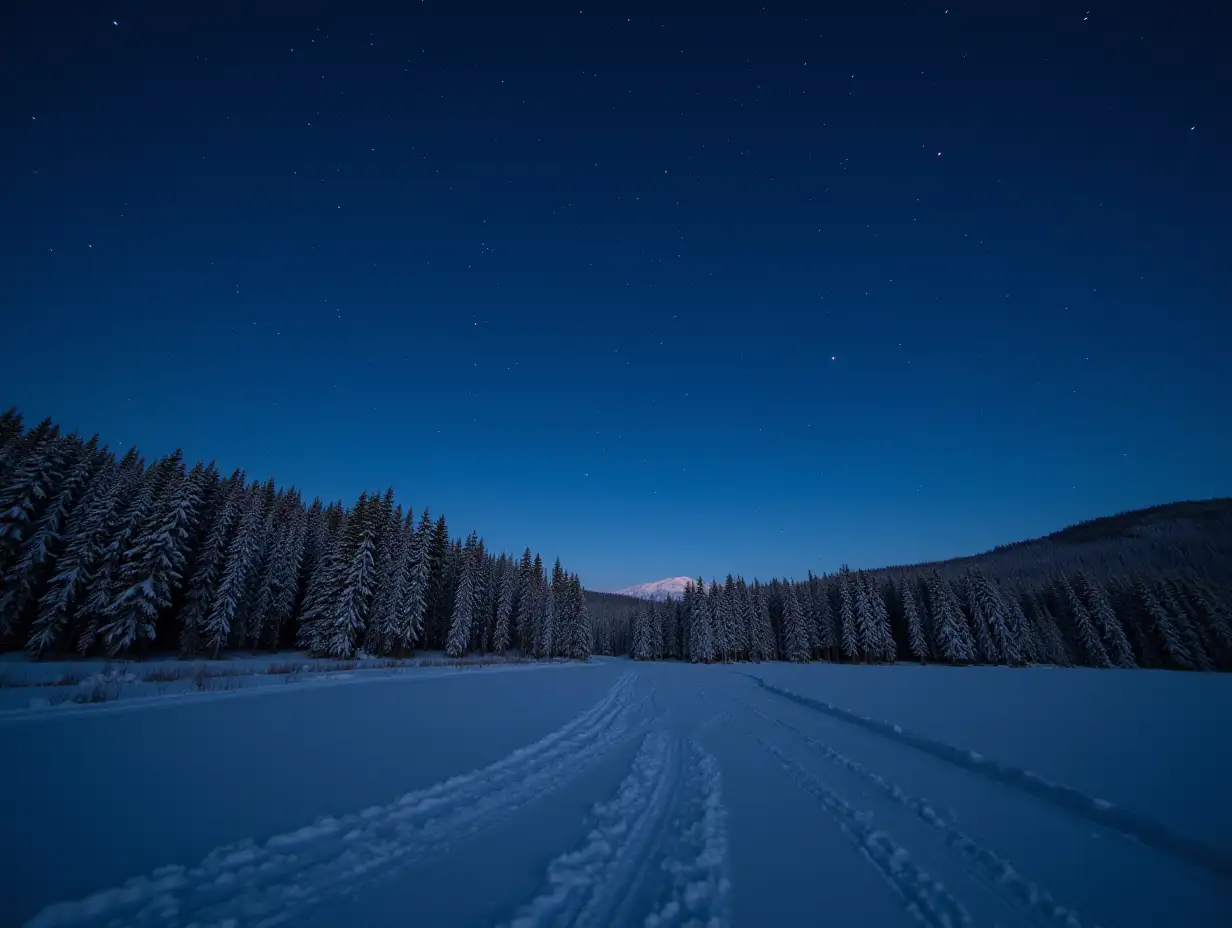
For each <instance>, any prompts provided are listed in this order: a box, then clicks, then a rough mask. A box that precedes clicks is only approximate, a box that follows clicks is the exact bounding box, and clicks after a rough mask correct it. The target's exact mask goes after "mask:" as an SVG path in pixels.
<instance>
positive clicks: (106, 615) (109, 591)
mask: <svg viewBox="0 0 1232 928" xmlns="http://www.w3.org/2000/svg"><path fill="white" fill-rule="evenodd" d="M162 476H163V472H162V469H161V467H160V466H159V463H155V464H154V465H152V466H151V467H149V468H144V469H143V468H141V467H140V465H137V466H135V467H134V468H133V469H132V470H130V471H129V472H128V473H127V474H126V479H125V481H124V491H123V493H122V499H123V500H124V501H127V502H128V505H127V506H121V507H120V509H119V510H118V512H117V514H116V518H115V519H114V521H113V524H112V525H110V526H109V527H108V529H107V531H106V533H105V536H104V537H105V538H106V540H107V541H106V546H105V547H104V549H103V551H102V555H101V557H100V558H99V566H98V569H97V570H95V571H93V572H92V573H91V576H90V580H89V586H88V587H87V589H86V593H85V599H84V601H83V602H82V604H81V608H80V613H79V618H80V620H81V622H80V624H81V629H80V633H79V635H78V639H77V650H78V651H79V652H80V653H81V654H83V655H84V654H86V653H88V652H89V651H90V650H91V649H92V648H93V647H94V645H95V643H96V641H97V637H98V632H99V628H100V626H102V625H104V624H106V623H108V622H110V621H111V617H112V616H111V607H112V604H113V603H114V602H115V600H116V597H117V596H118V595H119V594H120V592H121V590H122V589H123V587H122V586H121V582H122V576H121V569H122V568H123V566H124V559H125V556H126V555H127V554H128V551H129V549H130V548H131V547H132V546H133V543H134V541H135V540H136V538H137V537H138V535H139V533H140V531H141V529H142V528H143V527H144V526H145V525H146V524H147V522H148V521H149V519H150V516H151V513H152V512H153V510H154V505H155V503H156V502H157V499H158V494H159V491H160V490H161V489H162ZM147 632H149V633H152V632H153V628H148V627H143V628H140V629H138V630H137V636H136V638H141V639H144V638H146V637H148V636H147V634H146V633H147ZM136 638H135V639H134V640H136Z"/></svg>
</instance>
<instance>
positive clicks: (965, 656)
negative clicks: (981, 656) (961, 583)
mask: <svg viewBox="0 0 1232 928" xmlns="http://www.w3.org/2000/svg"><path fill="white" fill-rule="evenodd" d="M928 595H929V601H930V606H931V608H932V617H933V638H934V641H933V643H934V645H935V647H936V652H937V655H938V656H939V657H940V658H941V659H942V660H944V661H949V662H950V663H951V664H970V663H971V662H972V661H974V660H975V642H974V641H973V640H972V638H971V629H970V628H969V627H968V625H967V622H966V619H965V618H964V617H963V615H962V612H961V607H960V606H959V604H958V600H957V597H955V596H954V592H953V590H952V589H951V587H950V584H949V582H948V581H947V580H946V579H945V578H944V577H942V576H941V571H939V570H934V571H933V575H932V576H931V577H930V578H929V579H928Z"/></svg>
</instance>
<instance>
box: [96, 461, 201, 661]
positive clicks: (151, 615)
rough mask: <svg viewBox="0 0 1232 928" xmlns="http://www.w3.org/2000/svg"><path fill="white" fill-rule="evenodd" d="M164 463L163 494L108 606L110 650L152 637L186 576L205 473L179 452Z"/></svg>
mask: <svg viewBox="0 0 1232 928" xmlns="http://www.w3.org/2000/svg"><path fill="white" fill-rule="evenodd" d="M161 467H162V470H163V479H164V481H165V483H164V486H163V489H162V492H161V494H160V498H159V500H158V501H157V503H156V504H155V506H154V511H153V514H152V517H151V519H150V521H149V522H148V523H147V525H146V527H145V529H144V531H143V532H142V534H141V536H140V537H138V538H136V539H134V544H133V547H132V548H131V549H130V551H129V555H128V557H127V559H126V560H125V563H124V566H123V567H122V568H121V569H120V577H119V585H120V592H119V594H118V595H117V596H116V598H115V599H114V600H112V603H111V606H110V609H109V610H108V611H109V614H110V616H111V621H110V622H108V623H107V625H105V626H104V627H103V628H101V629H100V632H101V633H102V636H103V640H104V642H105V643H106V646H107V650H108V651H109V652H111V653H112V654H118V653H121V652H123V651H127V650H128V649H129V648H130V647H131V646H132V645H133V643H134V642H136V641H137V640H138V639H142V638H144V639H147V640H150V641H153V640H154V637H155V629H156V623H157V620H158V614H159V611H160V610H164V609H168V608H170V606H171V594H172V592H173V591H174V590H176V589H177V588H178V587H179V586H180V583H181V581H182V579H183V572H184V564H185V561H186V560H187V557H188V549H189V544H190V543H191V540H192V532H193V530H194V526H195V524H196V520H197V514H198V510H199V509H200V506H201V489H202V486H203V485H204V483H205V480H206V472H205V467H204V465H202V464H197V465H196V466H195V467H193V469H192V470H191V471H189V472H188V473H185V472H184V465H183V461H182V456H181V454H180V452H179V451H178V450H177V451H176V452H175V454H174V455H173V456H172V457H171V458H170V459H169V460H167V461H164V462H163V463H162V465H161Z"/></svg>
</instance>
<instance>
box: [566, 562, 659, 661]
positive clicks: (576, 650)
mask: <svg viewBox="0 0 1232 928" xmlns="http://www.w3.org/2000/svg"><path fill="white" fill-rule="evenodd" d="M569 627H570V630H571V635H570V641H569V654H568V656H569V657H571V658H572V659H573V660H575V661H588V660H590V654H591V650H592V648H593V647H594V639H593V633H592V629H591V624H590V614H589V611H588V610H587V608H586V594H585V592H584V591H583V590H582V581H581V580H580V579H579V578H578V575H577V574H571V575H570V577H569ZM657 630H658V623H656V632H657ZM660 656H662V651H661V650H660Z"/></svg>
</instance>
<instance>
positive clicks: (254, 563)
mask: <svg viewBox="0 0 1232 928" xmlns="http://www.w3.org/2000/svg"><path fill="white" fill-rule="evenodd" d="M240 508H241V510H242V515H241V516H240V522H239V528H238V529H237V530H236V532H235V535H234V537H233V538H232V539H231V543H230V545H228V547H227V554H226V561H225V563H224V565H223V568H222V572H221V576H220V580H219V584H218V591H217V593H216V595H215V596H214V599H213V602H212V605H211V607H210V612H209V615H208V617H207V618H206V620H205V623H204V627H203V628H202V629H201V637H202V643H203V644H204V646H205V647H206V649H207V650H208V651H209V652H210V654H212V655H213V656H215V657H217V656H218V653H219V651H221V650H223V649H224V648H226V647H229V646H230V644H231V642H232V640H233V635H234V633H235V632H236V628H235V626H237V625H242V622H243V620H244V618H245V616H244V614H243V609H244V606H245V605H246V603H247V596H248V588H249V585H250V584H251V583H252V581H253V578H254V575H255V574H256V572H257V569H258V567H259V565H260V560H261V554H262V550H263V545H262V542H263V540H264V539H263V538H262V535H263V533H264V528H265V511H264V506H263V497H262V490H261V487H260V485H259V484H255V483H254V484H253V485H252V486H251V487H249V488H248V489H247V491H246V492H245V493H244V498H243V502H242V503H241V504H240Z"/></svg>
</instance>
